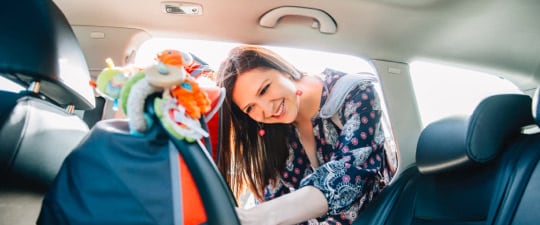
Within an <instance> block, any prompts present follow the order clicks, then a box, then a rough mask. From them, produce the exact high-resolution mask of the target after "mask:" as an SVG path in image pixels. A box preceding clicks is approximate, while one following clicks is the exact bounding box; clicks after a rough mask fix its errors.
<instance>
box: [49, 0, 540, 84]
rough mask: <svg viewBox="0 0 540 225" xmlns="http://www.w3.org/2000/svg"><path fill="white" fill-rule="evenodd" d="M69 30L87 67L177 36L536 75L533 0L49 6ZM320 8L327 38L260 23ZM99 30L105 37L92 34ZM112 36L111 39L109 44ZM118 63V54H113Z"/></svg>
mask: <svg viewBox="0 0 540 225" xmlns="http://www.w3.org/2000/svg"><path fill="white" fill-rule="evenodd" d="M54 2H55V3H56V4H57V5H58V6H59V7H60V8H61V9H62V11H63V12H64V14H65V15H66V17H67V18H68V20H69V21H70V23H71V24H72V25H73V26H74V28H75V32H76V33H77V35H78V37H79V39H80V42H81V45H82V46H83V50H84V51H85V54H86V57H87V58H88V60H89V65H90V67H91V70H92V69H102V68H103V66H104V65H105V64H104V58H103V57H104V56H105V55H107V54H122V57H124V58H125V57H126V56H128V55H129V54H130V51H131V50H132V49H131V48H133V49H135V48H136V47H137V46H138V45H139V44H140V43H142V41H144V40H146V39H148V38H150V37H179V38H189V39H201V40H218V41H229V42H241V43H249V44H264V45H277V46H288V47H297V48H308V49H315V50H323V51H330V52H336V53H343V54H351V55H356V56H362V57H367V58H370V59H377V60H385V61H392V62H401V63H410V62H412V61H414V60H418V59H423V60H429V61H435V62H436V61H441V62H444V63H447V64H454V65H457V66H461V67H466V68H472V69H477V70H480V71H485V72H488V73H492V74H495V75H499V76H501V77H504V78H507V79H509V80H511V81H513V82H514V83H516V84H517V85H518V86H519V87H520V88H521V89H522V90H529V89H533V88H534V87H535V86H536V85H537V83H539V82H538V81H539V78H540V26H539V25H537V21H540V13H538V12H540V1H537V0H474V1H471V0H407V1H400V0H339V1H328V0H295V1H293V0H274V1H253V0H227V1H216V0H214V1H212V0H190V1H189V2H192V3H197V4H200V5H201V6H202V8H203V15H201V16H191V15H170V14H166V13H163V12H162V9H161V3H162V2H163V1H159V0H144V1H143V0H136V1H133V0H113V1H111V0H93V1H86V0H54ZM281 6H299V7H307V8H315V9H320V10H322V11H324V12H326V13H328V14H329V15H330V16H331V17H332V18H333V20H334V21H335V22H336V24H337V32H336V33H334V34H325V33H321V32H319V30H318V29H314V28H312V22H313V20H312V19H308V18H305V17H300V16H287V17H283V18H281V20H280V21H279V23H278V24H277V26H275V27H274V28H267V27H262V26H259V19H260V18H261V16H262V15H264V14H265V13H266V12H268V11H269V10H271V9H274V8H277V7H281ZM94 30H100V31H102V32H105V33H106V37H107V38H106V41H105V43H104V44H99V43H98V42H99V41H101V42H103V41H104V40H97V39H95V38H88V37H89V35H90V34H89V33H91V32H92V31H94ZM110 37H113V38H110ZM118 57H120V56H118Z"/></svg>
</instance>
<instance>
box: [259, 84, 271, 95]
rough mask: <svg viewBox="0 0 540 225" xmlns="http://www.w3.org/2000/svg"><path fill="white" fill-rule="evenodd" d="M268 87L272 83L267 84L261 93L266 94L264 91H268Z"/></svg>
mask: <svg viewBox="0 0 540 225" xmlns="http://www.w3.org/2000/svg"><path fill="white" fill-rule="evenodd" d="M268 87H270V84H267V85H266V86H264V87H263V89H262V90H261V93H260V95H264V93H266V91H267V90H268Z"/></svg>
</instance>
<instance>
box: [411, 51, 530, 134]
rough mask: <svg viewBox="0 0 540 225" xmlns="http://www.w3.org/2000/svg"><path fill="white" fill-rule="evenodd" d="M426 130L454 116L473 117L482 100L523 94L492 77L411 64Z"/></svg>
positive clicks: (437, 66) (425, 64)
mask: <svg viewBox="0 0 540 225" xmlns="http://www.w3.org/2000/svg"><path fill="white" fill-rule="evenodd" d="M410 73H411V79H412V81H413V86H414V91H415V94H416V100H417V103H418V108H419V111H420V116H421V119H422V124H423V127H425V126H427V125H428V124H429V123H431V122H433V121H435V120H438V119H441V118H443V117H446V116H450V115H469V114H471V113H472V111H473V110H474V108H475V107H476V106H477V105H478V104H479V103H480V101H482V99H484V98H486V97H488V96H491V95H495V94H502V93H521V94H522V93H523V92H522V91H520V90H519V89H518V88H517V86H516V85H514V84H513V83H512V82H510V81H508V80H505V79H502V78H500V77H498V76H494V75H492V74H487V73H482V72H478V71H473V70H467V69H462V68H457V67H452V66H446V65H441V64H435V63H429V62H424V61H417V62H413V63H411V64H410Z"/></svg>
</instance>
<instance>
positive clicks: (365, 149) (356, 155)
mask: <svg viewBox="0 0 540 225" xmlns="http://www.w3.org/2000/svg"><path fill="white" fill-rule="evenodd" d="M341 107H342V108H341V109H340V110H339V111H338V113H337V114H338V115H339V120H340V123H341V124H342V125H343V127H342V129H341V131H340V132H339V134H337V135H338V137H337V142H336V143H335V149H334V151H333V154H332V156H331V158H330V160H329V161H327V162H326V163H324V164H322V165H321V166H320V167H319V168H317V169H315V170H314V171H313V173H312V174H310V175H309V176H307V177H305V178H304V179H303V180H302V181H301V183H300V186H307V185H312V186H315V187H316V188H318V189H320V190H321V192H322V193H323V194H324V196H325V197H326V199H327V201H328V206H329V211H328V214H331V215H335V214H339V213H341V212H343V211H345V210H348V209H349V208H350V207H351V206H352V205H353V203H355V202H363V203H365V202H369V201H370V200H371V197H372V196H373V194H374V193H378V188H379V186H378V180H379V179H380V176H379V175H380V173H379V171H381V170H382V168H381V167H382V166H383V163H382V160H383V159H384V147H383V146H384V144H383V142H384V134H383V132H382V131H381V128H380V118H381V108H380V104H379V101H378V98H377V94H376V91H375V89H374V86H373V84H372V83H370V82H362V83H360V84H359V85H358V86H357V87H355V88H354V89H352V90H351V91H350V92H349V93H348V95H346V97H345V101H344V104H343V105H342V106H341ZM329 120H330V119H329ZM360 198H363V201H359V199H360ZM359 207H361V206H359Z"/></svg>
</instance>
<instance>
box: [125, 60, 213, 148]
mask: <svg viewBox="0 0 540 225" xmlns="http://www.w3.org/2000/svg"><path fill="white" fill-rule="evenodd" d="M192 63H193V59H192V57H191V55H190V54H187V53H183V52H180V51H177V50H165V51H163V52H161V53H159V54H158V56H157V58H156V64H154V65H152V66H150V67H148V68H145V69H143V70H142V71H140V72H139V73H137V74H135V75H134V76H132V77H131V78H130V79H129V80H128V81H126V82H125V85H124V87H123V88H122V91H121V93H120V99H121V101H122V109H123V110H124V112H125V113H126V115H127V116H128V118H129V127H130V131H131V133H132V134H133V135H142V134H144V133H145V132H146V131H147V129H148V128H149V127H150V126H152V119H151V115H148V114H147V113H146V112H145V111H144V110H145V105H144V102H145V100H146V98H147V97H148V96H150V95H151V94H154V93H156V92H161V93H162V96H161V98H155V99H154V102H153V104H154V112H155V114H156V115H157V117H158V118H159V120H160V122H161V123H162V124H163V127H164V128H165V129H166V130H167V131H168V132H170V133H171V134H173V136H174V137H176V138H178V139H186V140H187V141H190V142H192V141H195V140H197V139H200V138H202V137H208V133H207V132H206V131H205V130H204V129H202V128H201V123H200V118H201V116H202V114H203V113H206V112H208V111H209V110H210V100H209V98H208V96H207V95H206V93H205V92H203V91H202V90H201V89H200V88H199V86H198V84H197V82H195V80H194V79H193V78H192V77H191V76H190V74H189V73H188V72H187V71H186V69H185V67H189V66H191V64H192Z"/></svg>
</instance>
